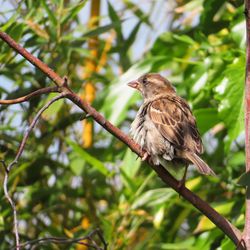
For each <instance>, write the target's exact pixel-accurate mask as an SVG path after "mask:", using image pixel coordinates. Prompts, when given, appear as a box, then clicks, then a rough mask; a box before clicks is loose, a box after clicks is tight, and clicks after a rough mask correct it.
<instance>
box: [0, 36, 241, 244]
mask: <svg viewBox="0 0 250 250" xmlns="http://www.w3.org/2000/svg"><path fill="white" fill-rule="evenodd" d="M0 37H1V38H2V39H3V40H4V41H6V42H7V43H8V44H9V45H10V46H11V47H12V48H14V49H15V50H16V51H17V52H18V53H20V54H21V55H23V56H24V57H25V58H26V59H27V60H30V58H34V56H32V55H30V54H29V53H28V52H27V51H26V52H27V53H26V54H24V53H23V50H24V49H23V48H22V47H21V46H20V45H18V44H16V43H15V41H14V40H12V39H11V38H10V37H9V36H8V35H7V34H5V33H3V32H0ZM10 41H11V43H10ZM33 64H34V65H35V66H36V67H37V68H39V69H40V70H41V71H42V72H44V73H45V74H47V73H46V72H51V71H52V70H51V69H50V68H49V67H48V66H46V65H45V64H44V63H42V62H41V61H40V60H39V59H36V60H35V61H34V63H33ZM40 65H42V66H43V67H41V66H40ZM53 72H54V71H53ZM54 74H55V75H54V78H55V79H59V76H57V75H56V73H55V72H54ZM47 75H48V74H47ZM48 76H49V75H48ZM51 79H52V78H51ZM60 79H61V80H62V81H61V82H60V86H62V85H63V79H62V78H60ZM52 80H53V79H52ZM55 83H56V85H58V81H55ZM62 91H65V93H66V97H67V98H68V99H70V100H71V101H72V102H73V103H74V104H76V105H77V106H78V107H79V108H81V109H82V110H83V111H85V112H86V113H88V114H89V115H90V116H92V117H93V119H94V120H95V121H96V122H98V123H99V124H100V125H101V126H102V127H103V128H104V129H106V130H107V131H108V132H110V133H111V134H112V135H114V136H115V137H116V138H118V139H119V140H120V141H122V142H124V143H125V144H126V145H127V146H128V147H129V148H130V149H131V150H132V151H133V152H135V153H136V154H137V155H138V156H140V157H142V156H143V153H144V152H143V151H142V150H141V149H140V147H139V145H138V144H136V143H135V142H134V141H133V140H132V139H130V138H129V137H128V136H127V135H125V134H124V133H123V132H122V131H121V130H120V129H118V128H117V127H115V126H114V125H113V124H111V123H110V122H109V121H107V120H106V119H105V118H104V117H103V116H102V115H101V114H100V113H98V112H97V111H96V110H95V109H94V108H93V107H91V106H90V105H89V104H88V103H87V102H86V101H85V100H81V99H80V98H79V97H78V96H77V95H76V94H75V93H73V92H72V91H71V90H70V89H68V87H66V88H64V89H63V90H62ZM151 167H152V168H153V169H154V170H155V171H156V172H157V174H158V176H159V177H160V178H161V179H162V180H163V182H165V183H166V184H167V185H168V186H170V187H172V188H173V189H174V190H175V191H176V192H178V193H179V194H180V195H181V196H183V197H184V198H185V199H186V200H187V201H189V202H190V203H191V204H193V205H194V206H195V207H196V208H197V209H198V210H199V211H200V212H201V213H203V214H204V215H206V216H207V217H208V218H209V219H210V220H211V221H212V222H213V223H214V224H215V225H216V226H217V227H218V228H220V229H221V230H222V231H223V232H224V233H225V234H226V235H227V236H228V237H229V238H230V239H231V240H232V241H233V242H234V243H235V245H237V246H238V247H239V249H240V248H241V249H243V248H244V246H243V244H242V242H241V233H240V231H239V230H238V229H237V228H235V227H234V226H233V225H232V224H231V223H230V222H229V221H228V220H226V219H225V218H224V217H223V216H222V215H220V214H219V213H218V212H216V211H215V210H214V209H213V208H212V207H211V206H210V205H209V204H208V203H207V202H205V201H203V200H202V199H201V198H200V197H199V196H197V195H196V194H194V193H193V192H191V191H190V190H188V189H187V188H185V187H184V188H182V189H180V188H178V181H177V180H176V179H175V178H174V177H173V176H172V175H170V173H169V172H168V171H167V170H166V169H165V168H164V167H162V166H154V165H151Z"/></svg>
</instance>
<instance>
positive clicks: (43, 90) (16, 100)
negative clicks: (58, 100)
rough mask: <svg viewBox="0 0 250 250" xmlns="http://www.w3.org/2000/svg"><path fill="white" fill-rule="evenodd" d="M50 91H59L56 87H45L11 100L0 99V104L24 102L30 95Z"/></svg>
mask: <svg viewBox="0 0 250 250" xmlns="http://www.w3.org/2000/svg"><path fill="white" fill-rule="evenodd" d="M52 92H59V91H58V87H47V88H42V89H38V90H36V91H34V92H32V93H30V94H28V95H25V96H22V97H19V98H16V99H13V100H0V104H3V105H11V104H16V103H21V102H26V101H28V100H29V99H31V98H32V97H35V96H38V95H42V94H47V93H52Z"/></svg>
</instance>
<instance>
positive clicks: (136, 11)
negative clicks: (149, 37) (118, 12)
mask: <svg viewBox="0 0 250 250" xmlns="http://www.w3.org/2000/svg"><path fill="white" fill-rule="evenodd" d="M124 3H125V5H126V6H127V8H128V9H130V10H131V11H132V12H133V13H134V14H135V15H136V16H137V17H138V18H139V20H140V21H141V22H144V23H146V24H147V25H149V26H150V27H151V26H152V25H151V23H150V21H149V16H148V15H147V14H146V13H144V12H143V11H142V10H141V9H140V8H139V5H137V4H134V3H133V2H132V1H129V0H124Z"/></svg>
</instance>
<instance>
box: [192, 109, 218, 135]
mask: <svg viewBox="0 0 250 250" xmlns="http://www.w3.org/2000/svg"><path fill="white" fill-rule="evenodd" d="M194 116H195V117H196V121H197V126H198V128H199V131H200V133H201V134H204V133H205V132H207V131H208V130H209V129H210V128H212V127H213V126H214V125H216V124H217V123H219V122H220V119H219V116H218V111H217V109H215V108H205V109H196V110H194Z"/></svg>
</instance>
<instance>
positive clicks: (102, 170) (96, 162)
mask: <svg viewBox="0 0 250 250" xmlns="http://www.w3.org/2000/svg"><path fill="white" fill-rule="evenodd" d="M66 141H67V143H68V144H69V145H70V146H71V147H72V149H73V150H74V151H75V153H77V154H78V155H79V156H80V157H82V158H83V159H84V160H85V161H86V162H88V163H89V164H90V165H91V166H92V167H94V168H95V169H96V170H98V171H99V172H100V173H102V174H103V175H105V176H109V175H110V174H111V173H110V172H109V171H108V170H107V168H106V167H105V165H104V164H103V163H102V162H101V161H99V160H98V159H96V158H95V157H94V156H92V155H90V154H89V153H87V152H86V151H85V150H84V149H83V148H82V147H80V146H79V145H78V144H76V143H74V142H73V141H70V140H68V139H67V140H66Z"/></svg>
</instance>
